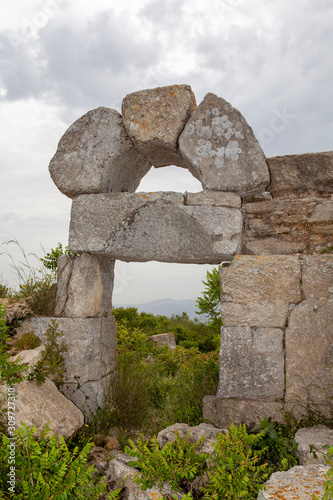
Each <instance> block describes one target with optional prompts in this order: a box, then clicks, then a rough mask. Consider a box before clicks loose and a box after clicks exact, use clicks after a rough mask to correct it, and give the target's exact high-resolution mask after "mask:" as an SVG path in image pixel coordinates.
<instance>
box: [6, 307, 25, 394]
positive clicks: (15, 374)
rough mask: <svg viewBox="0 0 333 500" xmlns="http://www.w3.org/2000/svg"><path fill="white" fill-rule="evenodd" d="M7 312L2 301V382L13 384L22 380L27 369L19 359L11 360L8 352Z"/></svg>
mask: <svg viewBox="0 0 333 500" xmlns="http://www.w3.org/2000/svg"><path fill="white" fill-rule="evenodd" d="M5 312H6V309H5V307H4V305H3V304H2V303H1V302H0V366H1V371H0V384H1V383H2V384H3V383H6V384H8V385H13V384H16V383H18V382H20V381H21V380H22V372H23V371H24V370H25V368H26V365H25V364H21V363H20V362H19V360H16V361H10V360H9V358H10V356H9V354H8V352H7V350H8V345H7V343H8V339H9V335H8V334H7V330H8V327H7V325H6V322H5V320H4V316H5Z"/></svg>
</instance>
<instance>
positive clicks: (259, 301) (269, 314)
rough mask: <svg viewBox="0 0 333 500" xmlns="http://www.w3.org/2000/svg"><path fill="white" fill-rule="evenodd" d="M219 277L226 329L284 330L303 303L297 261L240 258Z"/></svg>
mask: <svg viewBox="0 0 333 500" xmlns="http://www.w3.org/2000/svg"><path fill="white" fill-rule="evenodd" d="M220 277H221V299H222V304H221V311H222V321H223V324H224V326H251V327H269V328H283V327H284V326H285V324H286V320H287V315H288V306H289V304H295V303H298V302H300V300H301V291H300V278H301V270H300V263H299V258H298V257H292V256H281V255H274V256H256V257H255V256H248V255H238V256H236V257H235V259H234V261H233V262H232V264H231V265H230V266H229V267H222V269H221V271H220Z"/></svg>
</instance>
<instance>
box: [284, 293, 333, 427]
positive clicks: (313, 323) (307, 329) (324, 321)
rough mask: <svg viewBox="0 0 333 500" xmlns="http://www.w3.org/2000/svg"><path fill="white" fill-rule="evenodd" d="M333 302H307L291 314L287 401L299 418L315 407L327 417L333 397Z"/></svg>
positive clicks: (288, 332)
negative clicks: (310, 406) (308, 408)
mask: <svg viewBox="0 0 333 500" xmlns="http://www.w3.org/2000/svg"><path fill="white" fill-rule="evenodd" d="M332 325H333V301H332V300H327V299H307V300H304V301H303V302H302V303H301V304H299V305H297V306H296V307H295V308H294V309H293V310H292V311H291V314H290V318H289V323H288V328H287V330H286V401H287V407H288V411H290V412H291V413H293V414H294V416H295V417H296V418H300V417H301V416H302V415H303V414H305V413H307V410H306V406H307V405H312V404H315V405H316V408H317V409H318V410H320V411H322V412H323V413H324V414H325V413H327V412H328V411H329V410H328V408H327V398H330V397H332V396H333V393H332V380H333V330H332Z"/></svg>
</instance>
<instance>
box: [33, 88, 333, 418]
mask: <svg viewBox="0 0 333 500" xmlns="http://www.w3.org/2000/svg"><path fill="white" fill-rule="evenodd" d="M167 165H176V166H178V167H180V168H185V169H188V170H189V171H190V172H191V173H192V174H193V176H195V177H196V178H197V179H198V180H199V181H200V182H201V184H202V188H203V189H202V191H201V192H199V193H184V194H181V193H175V192H156V193H136V192H135V190H136V189H137V187H138V185H139V183H140V181H141V179H142V177H143V176H144V175H145V174H146V173H147V172H148V171H149V169H150V168H151V167H152V166H154V167H155V168H160V167H164V166H167ZM50 173H51V176H52V179H53V180H54V182H55V184H56V185H57V187H58V188H59V189H60V191H61V192H62V193H64V194H65V195H66V196H69V197H70V198H72V199H73V203H72V211H71V222H70V231H69V248H70V250H71V251H72V252H75V253H78V252H80V255H78V256H75V257H68V256H63V257H61V259H60V261H59V272H58V292H57V301H56V302H57V303H56V311H55V316H56V317H57V321H58V322H59V326H60V329H61V330H62V331H63V333H64V335H65V337H64V340H65V341H66V343H67V345H68V353H67V357H66V374H67V375H66V377H67V378H66V383H65V386H64V389H63V392H64V393H65V395H66V396H67V397H68V398H69V399H71V400H72V401H73V402H74V403H75V404H76V405H77V406H78V407H79V408H81V409H82V410H83V412H84V413H85V414H86V415H89V412H90V411H91V410H94V409H95V408H96V407H97V406H98V405H102V404H103V393H104V390H105V388H106V387H107V385H108V383H109V381H110V378H111V376H112V373H113V371H114V369H115V367H116V363H117V342H116V325H115V321H114V317H113V316H112V288H113V270H114V261H115V260H116V259H120V260H123V261H135V262H146V261H150V260H156V261H160V262H179V263H184V264H186V263H198V264H203V263H205V264H220V263H221V262H225V261H229V262H232V263H231V264H230V265H227V266H226V265H223V267H222V268H221V299H222V321H223V325H224V326H223V327H222V336H221V351H220V379H219V388H218V393H217V395H216V396H207V397H206V398H205V399H204V417H205V418H206V419H208V420H210V421H212V422H214V423H215V424H217V425H218V426H219V427H225V426H227V425H228V424H230V423H231V422H236V423H237V422H247V423H252V422H255V421H258V420H261V419H262V418H264V417H267V416H271V417H272V418H273V419H274V420H280V419H281V418H282V412H283V409H289V410H292V411H294V412H295V413H296V414H297V412H300V411H301V406H300V405H299V401H301V400H303V401H305V400H306V398H307V396H308V392H310V395H311V397H312V398H313V400H314V401H315V402H316V403H317V404H319V405H321V407H322V409H323V411H325V408H326V406H325V404H326V401H325V397H324V396H325V392H324V391H325V390H326V391H331V392H332V379H333V377H332V374H333V347H332V346H333V342H332V338H333V328H332V325H333V300H332V299H333V255H332V254H330V253H329V251H330V248H331V250H332V246H333V197H332V193H333V153H332V152H327V153H316V154H303V155H289V156H281V157H276V158H268V159H266V158H265V155H264V153H263V151H262V149H261V147H260V145H259V143H258V141H257V140H256V138H255V136H254V134H253V131H252V129H251V127H250V126H249V125H248V124H247V122H246V120H245V119H244V117H243V116H242V115H241V114H240V112H239V111H237V110H236V109H235V108H233V107H232V105H231V104H229V103H228V102H226V101H225V100H224V99H222V98H220V97H217V96H216V95H214V94H207V95H206V97H205V98H204V100H203V101H202V102H201V104H200V105H199V106H196V102H195V97H194V94H193V92H192V91H191V88H190V87H189V86H188V85H174V86H170V87H164V88H156V89H151V90H143V91H139V92H135V93H133V94H130V95H127V96H126V97H125V98H124V100H123V104H122V116H121V115H120V114H119V113H118V112H117V111H115V110H112V109H108V108H104V107H100V108H97V109H95V110H92V111H89V112H88V113H87V114H85V115H84V116H83V117H81V118H80V119H78V120H77V121H76V122H75V123H74V124H73V125H72V126H71V127H70V128H69V129H68V130H67V132H66V133H65V134H64V136H63V137H62V138H61V140H60V142H59V146H58V149H57V152H56V154H55V156H54V157H53V158H52V160H51V162H50ZM325 251H326V252H328V253H325ZM321 252H324V253H321ZM49 321H50V318H35V319H33V320H32V327H33V328H34V330H35V332H36V333H37V334H38V335H39V336H40V337H42V336H43V332H45V330H46V327H47V325H48V323H49ZM326 395H327V392H326Z"/></svg>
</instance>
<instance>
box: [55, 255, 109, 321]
mask: <svg viewBox="0 0 333 500" xmlns="http://www.w3.org/2000/svg"><path fill="white" fill-rule="evenodd" d="M113 281H114V261H112V260H111V259H109V258H107V257H100V256H97V255H90V254H88V253H83V254H82V255H80V256H74V257H73V256H63V257H62V259H61V260H60V266H59V271H58V287H57V297H56V309H55V314H56V315H57V316H58V315H59V316H64V317H67V318H93V317H98V318H100V317H102V316H105V314H108V313H111V310H112V302H111V299H112V289H113Z"/></svg>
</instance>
